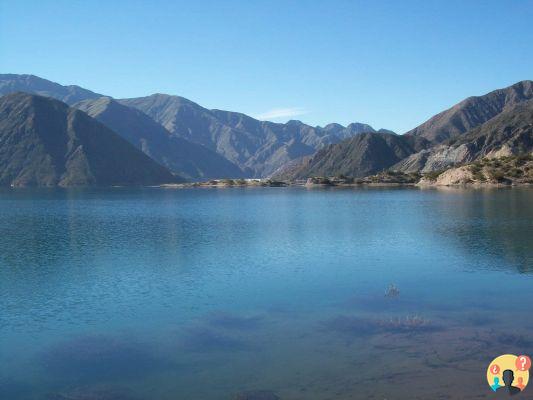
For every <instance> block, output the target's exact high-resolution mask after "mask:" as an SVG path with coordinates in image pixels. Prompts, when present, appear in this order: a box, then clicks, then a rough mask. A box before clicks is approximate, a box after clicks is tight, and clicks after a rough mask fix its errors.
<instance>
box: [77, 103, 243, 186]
mask: <svg viewBox="0 0 533 400" xmlns="http://www.w3.org/2000/svg"><path fill="white" fill-rule="evenodd" d="M74 107H76V108H78V109H80V110H82V111H84V112H86V113H87V114H89V115H90V116H91V117H93V118H96V119H97V120H98V121H100V122H101V123H103V124H104V125H106V126H107V127H109V128H111V129H112V130H113V131H115V132H116V133H118V134H119V135H120V136H122V137H123V138H124V139H126V140H127V141H128V142H130V143H131V144H133V145H134V146H135V147H137V148H138V149H140V150H142V151H143V152H144V153H145V154H147V155H148V156H150V157H151V158H153V159H154V160H156V161H157V162H158V163H160V164H161V165H164V166H165V167H167V168H168V169H170V170H171V171H173V172H175V173H178V174H179V175H181V176H184V177H186V178H188V179H193V180H202V179H212V178H240V177H243V176H244V175H243V172H242V171H241V170H240V169H239V167H237V166H236V165H235V164H233V163H231V162H230V161H228V160H227V159H225V158H224V157H222V156H220V155H219V154H217V153H215V152H214V151H212V150H209V149H207V148H206V147H204V146H202V145H199V144H195V143H192V142H189V141H187V140H185V139H182V138H180V137H177V136H175V135H171V134H170V132H168V131H167V130H166V129H165V128H164V127H163V126H161V125H160V124H158V123H157V122H155V121H154V120H153V119H151V118H150V117H148V116H147V115H146V114H144V113H143V112H141V111H139V110H137V109H135V108H131V107H127V106H125V105H123V104H120V103H118V102H117V101H115V100H113V99H112V98H110V97H100V98H97V99H95V100H84V101H82V102H79V103H76V104H75V105H74Z"/></svg>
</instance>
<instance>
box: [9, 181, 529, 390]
mask: <svg viewBox="0 0 533 400" xmlns="http://www.w3.org/2000/svg"><path fill="white" fill-rule="evenodd" d="M531 272H533V189H529V188H510V189H487V190H481V189H477V190H474V189H470V190H467V189H446V190H434V189H430V190H421V189H414V188H413V189H394V188H392V189H391V188H387V189H384V188H368V189H329V190H306V189H304V188H249V189H238V188H234V189H159V188H145V189H105V190H104V189H98V190H97V189H91V190H89V189H84V190H52V189H51V190H29V189H28V190H7V189H6V190H3V191H1V192H0V399H10V400H17V399H30V400H31V399H55V400H88V399H91V400H109V399H123V400H127V399H138V400H142V399H161V400H167V399H188V400H189V399H191V400H193V399H206V400H211V399H228V400H229V399H249V400H253V399H275V398H280V399H283V400H286V399H306V400H308V399H310V400H313V399H359V398H375V399H384V398H389V399H417V398H420V399H429V398H457V399H465V398H484V397H487V398H489V397H490V392H489V391H487V389H488V386H486V383H485V369H486V367H487V365H488V363H489V362H490V360H491V359H492V358H494V357H496V356H497V355H499V354H502V353H506V352H511V353H515V354H517V353H520V354H533V336H532V335H531V329H532V328H533V320H532V319H531V318H530V315H531V304H532V300H533V290H532V287H533V280H532V277H533V275H532V274H531ZM390 284H394V285H395V286H396V287H397V288H398V289H399V290H400V294H399V295H398V296H397V297H386V296H385V292H386V290H387V287H388V286H389V285H390ZM260 395H262V396H263V397H259V396H260ZM254 396H255V397H254ZM265 396H267V397H265ZM268 396H270V397H268ZM276 396H277V397H276Z"/></svg>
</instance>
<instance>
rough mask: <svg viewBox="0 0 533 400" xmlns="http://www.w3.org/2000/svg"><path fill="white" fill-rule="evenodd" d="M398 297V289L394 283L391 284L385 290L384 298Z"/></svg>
mask: <svg viewBox="0 0 533 400" xmlns="http://www.w3.org/2000/svg"><path fill="white" fill-rule="evenodd" d="M399 295H400V289H398V287H397V286H396V285H395V284H394V283H391V284H390V285H389V287H388V288H387V290H385V297H390V298H396V297H398V296H399Z"/></svg>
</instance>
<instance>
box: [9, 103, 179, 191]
mask: <svg viewBox="0 0 533 400" xmlns="http://www.w3.org/2000/svg"><path fill="white" fill-rule="evenodd" d="M182 181H183V179H181V178H180V177H176V176H174V175H172V174H171V173H170V172H169V171H168V170H167V169H166V168H164V167H162V166H161V165H159V164H157V163H156V162H155V161H153V160H152V159H151V158H149V157H148V156H146V155H145V154H144V153H142V152H141V151H139V150H137V149H136V148H135V147H133V146H132V145H131V144H130V143H128V142H127V141H126V140H124V139H122V138H121V137H120V136H118V135H117V134H115V133H114V132H113V131H111V130H110V129H109V128H107V127H106V126H105V125H103V124H101V123H100V122H98V121H96V120H95V119H93V118H91V117H90V116H88V115H87V114H85V113H84V112H82V111H80V110H77V109H75V108H72V107H69V106H68V105H67V104H65V103H63V102H61V101H59V100H55V99H52V98H50V97H44V96H39V95H33V94H28V93H11V94H8V95H5V96H2V97H0V185H3V186H64V187H68V186H116V185H158V184H161V183H168V182H182Z"/></svg>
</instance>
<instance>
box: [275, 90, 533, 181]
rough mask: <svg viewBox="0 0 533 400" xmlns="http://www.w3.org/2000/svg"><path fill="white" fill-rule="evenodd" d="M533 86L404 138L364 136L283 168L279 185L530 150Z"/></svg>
mask: <svg viewBox="0 0 533 400" xmlns="http://www.w3.org/2000/svg"><path fill="white" fill-rule="evenodd" d="M532 101H533V82H532V81H522V82H518V83H516V84H514V85H512V86H509V87H508V88H505V89H498V90H495V91H493V92H490V93H488V94H486V95H483V96H478V97H469V98H468V99H465V100H463V101H461V102H460V103H458V104H457V105H455V106H453V107H451V108H449V109H448V110H445V111H443V112H441V113H439V114H437V115H435V116H434V117H432V118H430V119H429V120H428V121H426V122H424V123H423V124H421V125H420V126H418V127H417V128H415V129H413V130H411V131H409V132H407V133H405V134H404V135H392V134H387V133H375V132H373V133H372V132H371V133H367V134H364V135H359V136H356V137H354V138H351V139H347V140H344V141H342V142H340V143H338V144H335V145H331V146H328V147H326V148H324V149H322V150H320V151H318V152H317V153H316V154H315V155H314V156H313V157H310V158H306V159H302V160H301V161H300V162H299V163H297V164H295V163H293V164H288V165H287V167H286V169H283V168H281V169H280V170H278V172H277V176H278V177H282V178H284V179H299V178H307V177H311V176H334V175H340V174H342V175H347V176H353V177H364V176H368V175H372V174H375V173H378V172H381V171H383V170H388V169H390V170H396V171H401V172H422V173H427V172H434V171H438V170H442V169H446V168H450V167H452V166H456V165H460V164H463V163H466V162H471V161H473V160H476V159H478V158H481V157H485V156H495V157H497V156H501V155H512V154H521V153H528V152H531V151H532V150H533V143H532V142H533V125H532V124H531V121H532V119H533V108H532Z"/></svg>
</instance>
